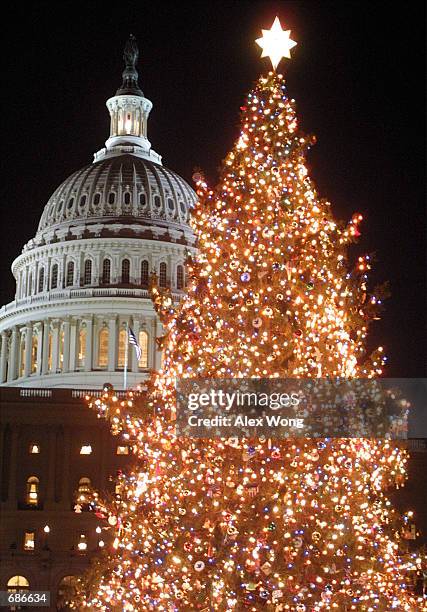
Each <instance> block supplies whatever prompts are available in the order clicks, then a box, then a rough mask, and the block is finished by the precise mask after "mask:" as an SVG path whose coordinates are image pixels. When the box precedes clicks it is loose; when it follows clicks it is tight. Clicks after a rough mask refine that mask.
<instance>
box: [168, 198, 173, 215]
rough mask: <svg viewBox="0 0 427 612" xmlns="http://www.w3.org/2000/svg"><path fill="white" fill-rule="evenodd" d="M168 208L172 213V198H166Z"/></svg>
mask: <svg viewBox="0 0 427 612" xmlns="http://www.w3.org/2000/svg"><path fill="white" fill-rule="evenodd" d="M168 208H169V210H170V212H172V211H173V210H174V209H175V204H174V203H173V199H172V198H168Z"/></svg>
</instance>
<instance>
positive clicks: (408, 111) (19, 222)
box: [1, 0, 427, 377]
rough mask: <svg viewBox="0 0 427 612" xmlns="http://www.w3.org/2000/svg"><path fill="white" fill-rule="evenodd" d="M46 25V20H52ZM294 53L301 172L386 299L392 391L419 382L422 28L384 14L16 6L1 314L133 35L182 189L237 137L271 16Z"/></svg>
mask: <svg viewBox="0 0 427 612" xmlns="http://www.w3.org/2000/svg"><path fill="white" fill-rule="evenodd" d="M57 11H58V12H57ZM276 14H277V15H279V17H280V19H281V21H282V24H286V25H287V26H288V28H290V29H291V30H292V38H293V39H294V40H296V41H297V42H298V46H297V47H295V48H294V49H293V50H292V54H293V59H292V60H291V61H287V62H286V63H285V64H284V63H282V64H281V65H280V68H281V71H283V72H284V73H285V74H286V75H287V82H288V90H289V92H290V94H291V96H292V97H294V98H295V99H296V101H297V109H298V114H299V119H300V125H301V127H302V129H303V130H304V131H305V132H309V133H314V134H316V135H317V139H318V143H317V145H316V146H315V147H313V149H312V150H311V152H310V154H309V159H308V162H309V168H310V172H311V175H312V176H313V178H314V179H315V182H316V184H317V187H318V190H319V192H320V195H321V196H324V197H327V198H328V199H329V200H330V201H331V202H332V205H333V211H334V213H335V215H336V216H337V217H338V218H341V219H344V220H348V219H350V217H351V215H352V214H353V212H361V213H362V214H363V216H364V219H365V221H364V222H363V224H362V238H361V241H360V243H359V247H358V248H357V250H356V251H355V252H354V253H357V252H359V251H360V252H361V253H363V252H374V251H375V252H376V259H377V261H376V266H375V274H374V277H373V280H374V281H375V282H380V281H383V280H389V281H390V285H391V292H392V295H391V298H390V299H389V300H388V302H387V309H386V311H385V313H384V318H383V320H382V321H380V322H378V323H377V324H376V326H375V328H372V334H371V342H372V346H376V345H377V344H383V345H384V346H385V347H386V352H387V354H388V355H389V366H388V368H387V375H389V376H402V377H403V376H404V377H410V376H425V363H426V359H425V352H426V337H425V312H426V300H425V297H426V295H427V293H426V285H425V280H426V277H425V245H424V239H425V197H424V164H423V162H424V156H423V143H424V122H423V118H424V113H423V102H424V100H423V90H424V78H423V74H424V72H423V68H424V66H423V61H422V60H423V51H424V47H423V42H424V31H423V26H424V21H425V20H424V15H423V13H422V12H421V7H420V10H419V12H418V13H417V12H416V8H415V6H414V5H412V6H411V5H409V4H408V3H405V4H403V3H402V5H401V6H400V7H399V8H397V9H396V7H395V6H393V7H391V5H387V4H386V3H382V2H377V3H375V2H325V1H322V2H288V1H282V2H257V1H250V2H248V1H240V2H237V1H235V2H219V1H218V2H209V3H203V2H197V3H196V2H194V3H191V2H189V3H181V2H180V3H175V4H174V5H172V4H170V3H165V4H164V3H159V2H154V3H153V2H145V1H143V0H141V1H140V2H132V3H129V2H120V3H118V4H113V5H109V4H108V3H105V2H87V3H81V4H80V3H79V2H61V3H53V2H49V3H44V2H37V3H35V2H34V3H31V4H30V3H19V8H16V9H14V10H13V9H9V14H8V15H4V14H3V18H4V19H3V23H4V26H3V28H4V31H3V32H2V38H3V41H4V42H5V45H4V50H3V60H4V62H3V64H4V68H3V73H2V83H3V87H4V98H3V101H4V103H5V107H4V108H5V110H4V111H3V120H4V121H3V131H2V141H3V150H4V154H3V155H4V157H3V164H2V166H3V168H2V169H3V180H2V183H1V185H2V189H3V195H2V213H3V216H2V219H3V231H4V234H5V236H6V240H5V241H3V257H2V287H1V291H2V296H1V302H2V303H6V302H9V301H10V300H11V299H12V298H13V294H14V287H15V284H14V282H13V279H12V275H11V273H10V264H11V262H12V260H13V258H15V257H16V256H17V255H18V254H19V253H20V250H21V248H22V245H23V244H24V243H25V242H26V241H27V240H29V239H30V238H31V237H33V236H34V234H35V232H36V229H37V225H38V221H39V218H40V216H41V213H42V211H43V207H44V205H45V203H46V202H47V200H48V198H49V196H50V195H51V194H52V192H53V191H54V190H55V188H56V187H57V186H58V185H59V183H61V182H62V181H63V180H64V179H65V178H66V177H67V176H69V175H70V174H71V173H72V172H74V171H75V170H76V169H78V168H80V167H82V166H84V165H86V164H88V163H90V162H91V161H92V155H93V153H94V152H95V151H97V150H98V149H100V148H101V147H102V146H103V144H104V141H105V140H106V138H107V137H108V130H109V116H108V111H107V109H106V107H105V101H106V99H107V98H108V97H111V96H112V95H114V93H115V91H116V89H117V88H118V86H119V85H120V83H121V71H122V49H123V45H124V42H125V40H126V39H127V37H128V35H129V33H130V32H132V33H133V34H135V36H136V37H137V39H138V43H139V46H140V62H139V73H140V85H141V87H142V89H143V91H144V94H145V95H146V96H147V97H148V98H149V99H150V100H152V102H153V103H154V108H153V111H152V113H151V117H150V120H149V127H148V130H149V133H148V136H149V139H150V140H151V142H152V144H153V148H154V149H155V150H156V151H158V152H159V153H160V154H161V155H163V162H164V164H165V165H166V166H168V167H170V168H171V169H173V170H175V171H177V172H178V173H179V174H181V175H182V176H183V177H185V178H187V179H188V180H190V179H191V175H192V173H193V169H194V167H196V166H200V167H201V168H203V169H204V171H205V173H206V175H207V177H208V178H209V180H210V181H211V182H212V183H215V182H216V180H217V178H218V167H219V165H220V162H221V160H222V158H223V157H224V156H225V155H226V153H227V151H228V150H229V149H230V147H231V146H232V143H233V141H234V140H235V138H236V136H237V134H238V121H239V107H240V106H241V105H242V104H243V103H244V97H245V95H246V93H247V92H248V91H249V89H250V88H251V85H252V83H253V82H254V81H255V80H256V79H257V78H258V76H259V74H260V73H261V72H266V71H267V70H268V63H267V60H261V59H259V55H260V49H259V47H257V46H256V45H255V43H254V39H255V38H257V37H258V36H259V35H260V30H261V28H270V26H271V24H272V22H273V19H274V17H275V15H276Z"/></svg>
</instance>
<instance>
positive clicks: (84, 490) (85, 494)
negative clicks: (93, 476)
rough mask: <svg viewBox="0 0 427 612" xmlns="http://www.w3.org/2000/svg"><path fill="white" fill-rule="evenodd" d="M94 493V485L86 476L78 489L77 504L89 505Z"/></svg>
mask: <svg viewBox="0 0 427 612" xmlns="http://www.w3.org/2000/svg"><path fill="white" fill-rule="evenodd" d="M91 492H92V483H91V481H90V478H87V477H86V476H84V477H83V478H80V480H79V486H78V488H77V495H76V502H77V503H78V504H87V503H88V502H89V501H90V496H91Z"/></svg>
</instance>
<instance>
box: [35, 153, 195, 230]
mask: <svg viewBox="0 0 427 612" xmlns="http://www.w3.org/2000/svg"><path fill="white" fill-rule="evenodd" d="M195 201H196V194H195V193H194V191H193V189H192V188H191V187H190V186H189V185H188V183H187V182H186V181H185V180H184V179H182V178H181V177H180V176H179V175H178V174H176V173H175V172H173V171H172V170H168V169H167V168H164V167H163V166H161V165H159V164H156V163H153V162H151V161H149V160H147V159H144V158H139V157H136V156H133V155H120V156H116V157H111V158H107V159H105V160H102V161H99V162H97V163H94V164H90V165H89V166H86V167H84V168H82V169H81V170H78V171H77V172H74V173H73V174H72V175H71V176H70V177H69V178H67V179H66V180H65V181H64V182H63V183H62V184H61V185H60V186H59V187H58V188H57V189H56V191H55V192H54V194H53V195H52V196H51V198H50V199H49V201H48V203H47V204H46V206H45V208H44V211H43V214H42V217H41V219H40V223H39V227H38V231H37V236H36V239H37V238H39V239H42V238H43V235H44V234H45V233H46V232H51V231H52V230H59V229H62V228H66V227H67V226H70V227H71V226H75V225H81V224H83V225H90V224H102V223H106V224H110V223H120V222H122V223H125V224H132V223H140V224H145V223H147V222H148V221H149V223H150V224H151V225H155V224H156V222H158V223H159V225H162V226H164V225H165V223H166V224H168V225H172V226H173V225H175V226H185V227H188V220H189V210H190V208H191V207H192V206H193V204H194V202H195Z"/></svg>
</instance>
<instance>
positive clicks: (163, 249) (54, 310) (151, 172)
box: [0, 37, 196, 392]
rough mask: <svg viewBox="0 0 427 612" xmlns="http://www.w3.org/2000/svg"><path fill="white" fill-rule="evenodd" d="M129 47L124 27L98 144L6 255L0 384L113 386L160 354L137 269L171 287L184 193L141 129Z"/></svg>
mask: <svg viewBox="0 0 427 612" xmlns="http://www.w3.org/2000/svg"><path fill="white" fill-rule="evenodd" d="M137 58H138V49H137V47H136V42H135V39H134V38H133V37H131V38H130V39H129V41H128V42H127V44H126V47H125V51H124V60H125V69H124V71H123V75H122V76H123V82H122V85H121V87H120V88H119V89H118V90H117V92H116V95H115V96H113V97H112V98H109V99H108V100H107V103H106V104H107V108H108V110H109V113H110V135H109V138H108V140H107V141H106V143H105V146H104V147H103V148H102V149H100V150H99V151H97V152H96V153H95V155H94V162H93V163H92V164H90V165H87V166H85V167H84V168H82V169H81V170H78V171H76V172H74V173H73V174H71V176H69V178H67V179H66V180H65V181H64V182H63V183H62V184H61V185H60V186H59V187H58V188H57V189H56V190H55V191H54V193H53V195H52V196H51V197H50V199H49V201H48V202H47V204H46V206H45V207H44V210H43V213H42V215H41V218H40V222H39V226H38V229H37V233H36V235H35V237H34V238H32V239H31V240H29V241H28V242H27V244H26V245H25V246H24V247H23V249H22V253H21V255H19V257H17V258H16V259H15V261H14V262H13V264H12V272H13V274H14V276H15V279H16V295H15V300H14V301H13V302H11V303H10V304H7V305H6V306H3V308H2V309H1V310H0V333H1V350H0V384H2V385H6V386H22V387H42V388H46V387H71V388H73V389H75V390H76V392H77V391H78V389H97V388H100V387H101V386H102V385H103V384H104V383H105V382H110V383H112V384H113V385H114V386H115V387H116V388H119V389H120V388H123V387H124V386H134V385H136V384H138V383H140V382H141V381H142V380H144V378H146V377H147V376H148V374H149V372H150V370H152V369H157V368H158V367H159V365H160V354H159V351H158V350H157V348H156V342H155V339H156V337H157V336H159V335H161V333H162V328H161V324H160V322H159V320H158V318H157V316H156V314H155V312H154V309H153V307H152V303H151V299H150V296H149V291H148V284H149V278H150V275H151V274H153V273H154V274H156V275H157V278H158V282H159V285H160V286H163V287H169V288H170V289H171V291H172V294H173V295H174V297H175V299H177V300H178V299H180V297H181V296H182V295H183V292H184V290H185V283H186V279H185V267H184V265H185V259H186V257H187V255H188V253H192V252H194V251H195V236H194V234H193V231H192V229H191V227H190V225H189V217H190V212H191V207H192V206H193V205H194V203H195V201H196V195H195V193H194V191H193V190H192V188H191V187H190V186H189V185H188V183H187V182H186V181H185V180H184V179H182V178H181V177H180V176H179V175H177V174H176V173H175V172H173V171H172V170H169V169H167V168H165V167H164V166H163V165H162V159H161V156H160V155H159V154H158V153H156V152H155V151H154V150H153V149H152V147H151V143H150V141H149V140H148V138H147V123H148V116H149V113H150V111H151V109H152V103H151V102H150V100H148V99H147V98H146V97H145V96H144V94H143V92H142V91H141V89H140V87H139V84H138V73H137V71H136V61H137ZM129 333H131V334H132V335H133V336H134V337H135V338H136V339H137V341H138V344H139V346H140V349H141V353H140V357H139V358H138V357H137V354H136V351H135V350H134V347H133V346H130V345H129V342H128V337H129Z"/></svg>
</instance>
